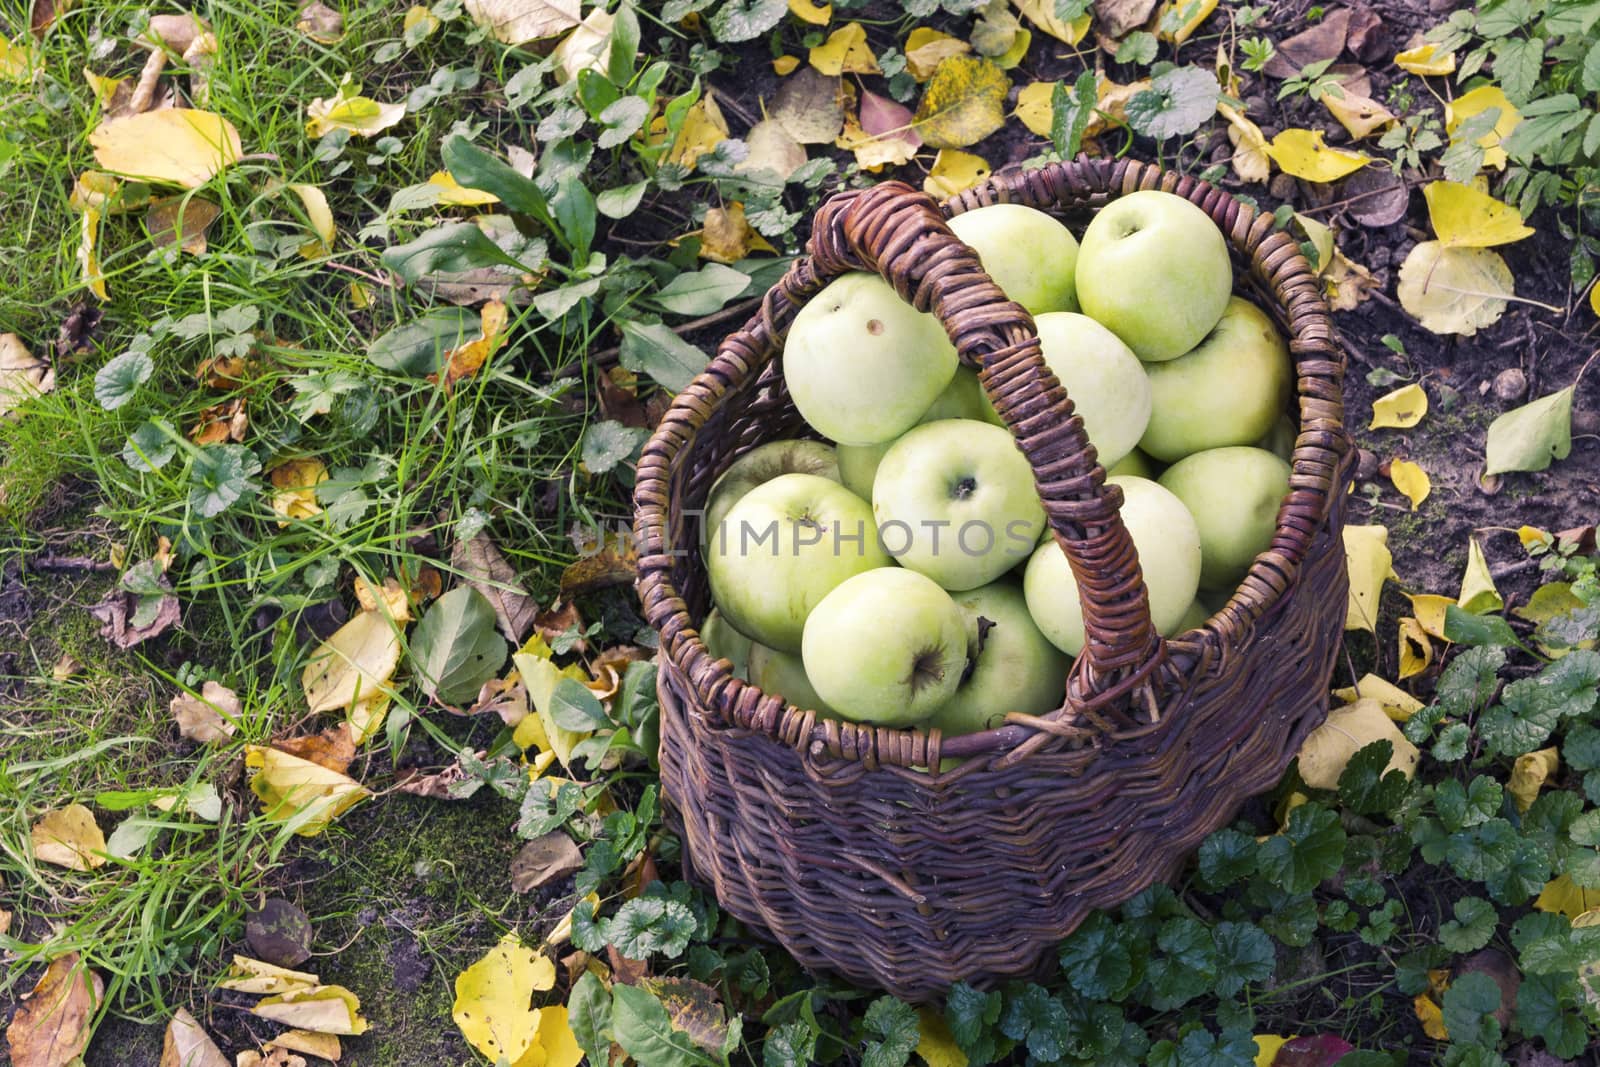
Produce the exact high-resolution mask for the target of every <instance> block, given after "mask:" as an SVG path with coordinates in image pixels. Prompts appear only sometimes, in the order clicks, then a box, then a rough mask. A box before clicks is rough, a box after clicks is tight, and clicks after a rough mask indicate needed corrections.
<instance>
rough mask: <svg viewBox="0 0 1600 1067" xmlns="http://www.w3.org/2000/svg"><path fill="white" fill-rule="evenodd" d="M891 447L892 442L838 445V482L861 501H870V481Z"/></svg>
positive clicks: (875, 475)
mask: <svg viewBox="0 0 1600 1067" xmlns="http://www.w3.org/2000/svg"><path fill="white" fill-rule="evenodd" d="M895 440H896V441H898V440H899V438H895ZM892 447H894V441H885V442H883V443H882V444H878V445H840V446H839V447H838V449H837V451H838V453H839V480H840V481H842V482H844V487H845V488H846V489H848V490H850V491H851V492H852V493H854V494H855V495H856V496H858V497H860V498H861V499H862V500H871V499H872V481H873V479H874V478H876V477H877V476H878V464H879V463H882V462H883V457H884V455H885V454H886V453H887V452H888V451H889V449H890V448H892Z"/></svg>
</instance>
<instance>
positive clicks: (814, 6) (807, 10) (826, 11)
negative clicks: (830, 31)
mask: <svg viewBox="0 0 1600 1067" xmlns="http://www.w3.org/2000/svg"><path fill="white" fill-rule="evenodd" d="M789 13H790V14H791V15H793V16H794V17H795V18H797V19H799V20H800V21H801V22H809V23H810V24H811V25H813V26H826V25H827V24H828V20H829V19H831V18H833V5H832V4H818V3H814V2H813V0H789Z"/></svg>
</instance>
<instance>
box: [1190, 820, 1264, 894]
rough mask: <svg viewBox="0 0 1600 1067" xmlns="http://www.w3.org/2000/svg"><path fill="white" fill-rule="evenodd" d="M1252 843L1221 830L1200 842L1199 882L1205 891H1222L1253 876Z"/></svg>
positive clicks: (1240, 836)
mask: <svg viewBox="0 0 1600 1067" xmlns="http://www.w3.org/2000/svg"><path fill="white" fill-rule="evenodd" d="M1256 847H1257V846H1256V839H1255V838H1253V837H1251V836H1250V835H1249V834H1245V833H1241V832H1239V831H1238V830H1233V829H1222V830H1218V831H1217V832H1216V833H1214V834H1212V835H1211V836H1210V837H1207V838H1206V839H1205V840H1204V841H1202V842H1200V857H1199V859H1200V878H1201V880H1202V881H1203V882H1204V883H1205V885H1206V888H1208V889H1212V890H1217V889H1226V888H1227V887H1228V886H1230V885H1233V884H1234V883H1235V882H1241V881H1243V880H1244V879H1246V878H1249V877H1250V876H1251V875H1253V874H1255V873H1256Z"/></svg>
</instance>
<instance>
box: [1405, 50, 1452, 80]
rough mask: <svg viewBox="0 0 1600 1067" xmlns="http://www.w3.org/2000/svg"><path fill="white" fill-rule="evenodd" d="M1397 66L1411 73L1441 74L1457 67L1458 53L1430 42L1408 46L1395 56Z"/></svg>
mask: <svg viewBox="0 0 1600 1067" xmlns="http://www.w3.org/2000/svg"><path fill="white" fill-rule="evenodd" d="M1394 64H1395V66H1397V67H1399V68H1400V69H1401V70H1403V71H1406V72H1407V73H1409V74H1422V75H1433V76H1440V75H1445V74H1449V73H1451V72H1452V71H1454V70H1455V69H1456V54H1455V53H1454V52H1445V51H1441V50H1440V48H1439V46H1438V45H1436V44H1432V43H1429V42H1425V43H1423V44H1419V45H1417V46H1416V47H1415V48H1407V49H1406V50H1405V51H1403V52H1399V53H1397V54H1396V55H1395V57H1394Z"/></svg>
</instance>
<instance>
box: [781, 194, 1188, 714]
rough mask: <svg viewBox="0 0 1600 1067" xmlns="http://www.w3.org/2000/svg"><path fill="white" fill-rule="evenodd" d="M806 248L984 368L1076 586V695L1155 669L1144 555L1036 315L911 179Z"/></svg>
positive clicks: (825, 221)
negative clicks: (894, 296) (896, 301)
mask: <svg viewBox="0 0 1600 1067" xmlns="http://www.w3.org/2000/svg"><path fill="white" fill-rule="evenodd" d="M808 250H809V251H810V253H811V257H812V263H813V266H814V268H815V271H816V274H817V275H818V276H820V277H822V278H830V277H833V276H836V275H839V274H843V273H845V272H847V271H853V270H865V271H872V272H874V273H876V274H879V275H881V276H882V277H884V278H885V279H887V280H888V282H889V283H890V284H891V285H892V286H893V287H894V289H895V291H896V292H898V293H899V294H900V296H901V298H902V299H904V300H906V301H908V302H909V303H910V304H911V305H912V306H913V307H915V308H916V309H917V310H919V311H925V312H932V313H933V314H934V315H935V316H937V317H938V319H939V321H940V322H941V323H942V324H943V326H944V329H945V332H946V333H947V334H949V336H950V340H951V342H952V343H953V344H954V345H955V347H956V352H957V353H958V355H959V356H960V358H961V360H962V362H964V363H966V364H968V365H969V366H971V367H973V368H974V369H976V370H977V371H978V377H979V380H980V381H981V382H982V383H983V387H984V391H985V392H986V393H987V394H988V396H989V399H990V401H991V402H992V403H993V404H994V408H995V410H996V411H997V412H998V413H999V414H1000V417H1001V419H1002V420H1004V422H1005V425H1006V427H1007V428H1008V429H1009V430H1010V431H1011V433H1012V435H1013V436H1014V437H1015V438H1016V441H1017V447H1018V448H1019V449H1020V450H1021V451H1022V454H1023V455H1024V456H1026V457H1027V460H1028V463H1029V465H1030V466H1032V468H1033V475H1034V484H1035V485H1036V487H1037V488H1038V491H1039V499H1040V500H1041V501H1042V502H1043V504H1044V511H1045V515H1046V517H1047V518H1048V520H1049V522H1050V528H1051V531H1052V532H1053V533H1054V534H1055V539H1056V543H1057V544H1058V545H1060V546H1061V550H1062V551H1063V552H1064V553H1065V554H1066V557H1067V562H1068V563H1069V564H1070V565H1071V567H1072V574H1073V578H1074V579H1075V580H1076V582H1077V585H1078V596H1079V601H1080V603H1081V604H1082V607H1083V621H1084V630H1085V633H1086V635H1087V642H1086V644H1085V645H1084V649H1083V652H1082V654H1081V655H1080V656H1079V657H1078V663H1077V666H1076V667H1075V668H1074V670H1073V677H1072V680H1071V681H1070V682H1069V683H1068V688H1069V694H1070V695H1071V696H1072V697H1073V699H1074V700H1075V701H1077V702H1078V703H1079V704H1081V705H1088V706H1092V705H1094V704H1097V703H1100V702H1102V701H1103V700H1105V699H1106V698H1108V697H1111V696H1114V695H1118V694H1121V693H1124V692H1126V691H1127V690H1128V689H1129V688H1130V687H1131V683H1134V682H1135V680H1136V679H1137V678H1142V677H1144V676H1145V675H1146V674H1147V673H1148V672H1149V671H1150V670H1152V669H1154V667H1155V666H1156V664H1157V663H1158V662H1159V661H1160V659H1161V656H1162V653H1163V650H1164V648H1165V646H1164V644H1163V642H1162V640H1161V637H1160V635H1159V634H1157V633H1156V632H1155V628H1154V627H1153V626H1152V624H1151V621H1150V605H1149V600H1148V597H1147V595H1146V592H1145V586H1144V579H1143V577H1142V575H1141V573H1140V570H1139V559H1138V554H1137V552H1136V551H1135V549H1134V546H1133V539H1132V538H1131V537H1129V536H1128V531H1127V528H1126V527H1124V526H1123V524H1122V518H1121V516H1120V515H1119V514H1118V509H1119V508H1120V507H1121V505H1122V490H1121V489H1119V488H1117V487H1116V486H1114V485H1107V484H1106V481H1105V477H1106V475H1105V470H1104V468H1102V467H1101V466H1100V464H1099V461H1098V460H1097V458H1096V455H1095V450H1094V446H1093V445H1091V444H1090V443H1089V438H1088V435H1087V434H1085V433H1084V429H1083V419H1082V418H1081V417H1080V416H1078V415H1076V414H1074V413H1073V404H1072V401H1071V399H1069V398H1068V396H1067V392H1066V389H1065V388H1064V387H1063V386H1062V384H1061V382H1060V381H1059V380H1058V379H1057V378H1056V376H1055V374H1054V373H1052V372H1051V370H1050V368H1049V367H1048V366H1046V364H1045V362H1044V356H1043V354H1042V353H1041V351H1040V347H1039V336H1038V332H1037V330H1036V328H1035V326H1034V323H1033V317H1032V316H1031V315H1029V314H1028V312H1027V311H1026V310H1025V309H1023V307H1022V306H1021V305H1019V304H1016V303H1013V302H1012V301H1011V300H1009V299H1007V297H1006V295H1005V294H1004V293H1003V292H1001V290H1000V287H999V286H998V285H996V284H995V283H994V281H993V280H992V279H991V278H990V277H989V275H988V274H987V273H985V272H984V270H983V267H982V265H981V264H980V263H979V261H978V257H977V254H976V253H975V252H973V251H972V249H971V248H969V247H968V246H967V245H965V244H963V243H962V242H961V241H960V240H959V239H958V238H957V237H956V236H955V234H954V233H952V232H951V230H950V227H949V225H948V224H947V223H946V222H945V219H944V216H943V215H942V214H941V213H940V211H939V208H938V205H937V204H936V203H935V202H934V200H933V199H932V198H930V197H928V196H925V195H924V194H922V193H920V192H918V191H917V190H915V189H913V188H912V187H911V186H909V185H907V184H905V183H904V182H884V183H882V184H880V185H876V186H873V187H871V188H868V189H860V190H852V191H849V192H845V193H841V194H839V195H837V196H835V197H833V198H832V199H830V200H829V201H827V202H826V203H825V204H823V206H822V207H821V208H820V209H819V210H818V212H817V216H816V222H815V225H814V227H813V229H812V234H811V240H810V243H809V245H808ZM793 276H794V275H793V274H791V275H790V277H793ZM785 280H786V282H787V281H788V279H787V278H786V279H785Z"/></svg>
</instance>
